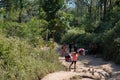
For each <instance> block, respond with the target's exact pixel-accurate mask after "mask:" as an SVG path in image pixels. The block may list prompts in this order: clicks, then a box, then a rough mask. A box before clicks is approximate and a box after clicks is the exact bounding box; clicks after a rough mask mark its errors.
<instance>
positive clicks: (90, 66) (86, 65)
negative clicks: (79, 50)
mask: <svg viewBox="0 0 120 80" xmlns="http://www.w3.org/2000/svg"><path fill="white" fill-rule="evenodd" d="M59 61H60V62H61V63H62V64H63V65H65V66H66V69H67V68H68V66H69V64H70V62H65V60H64V57H59ZM42 80H120V66H119V65H115V64H114V63H112V62H106V61H103V60H102V59H101V58H95V57H93V56H91V55H85V56H80V57H79V59H78V62H77V70H76V72H74V71H73V70H72V71H59V72H55V73H50V74H48V75H47V76H45V77H44V78H43V79H42Z"/></svg>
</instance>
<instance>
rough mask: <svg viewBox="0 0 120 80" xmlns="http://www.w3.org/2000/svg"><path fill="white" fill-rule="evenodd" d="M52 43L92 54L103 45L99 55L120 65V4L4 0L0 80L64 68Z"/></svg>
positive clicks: (0, 1) (23, 79) (114, 0)
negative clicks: (75, 45)
mask: <svg viewBox="0 0 120 80" xmlns="http://www.w3.org/2000/svg"><path fill="white" fill-rule="evenodd" d="M54 41H55V42H57V43H60V44H63V43H69V42H71V41H74V42H76V43H78V46H79V47H84V48H86V49H88V50H90V47H89V46H90V44H91V43H96V44H99V50H98V51H97V53H98V54H101V55H102V57H103V58H104V59H105V60H113V61H115V62H116V63H118V64H120V1H119V0H0V64H1V65H0V73H1V74H0V79H1V80H13V79H14V80H30V79H31V80H33V79H39V78H41V77H43V76H44V75H45V74H47V73H50V72H54V71H56V70H60V69H62V66H61V65H60V64H59V62H58V59H57V58H58V55H57V54H56V53H55V52H54V50H52V49H53V47H54V45H53V42H54ZM44 46H47V47H50V51H49V50H47V51H42V50H41V48H43V47H44ZM51 56H52V57H51Z"/></svg>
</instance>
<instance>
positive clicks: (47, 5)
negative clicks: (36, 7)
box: [42, 0, 64, 21]
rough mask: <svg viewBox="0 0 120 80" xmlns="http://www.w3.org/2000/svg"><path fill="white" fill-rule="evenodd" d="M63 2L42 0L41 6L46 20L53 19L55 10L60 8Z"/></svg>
mask: <svg viewBox="0 0 120 80" xmlns="http://www.w3.org/2000/svg"><path fill="white" fill-rule="evenodd" d="M63 4H64V0H50V1H48V0H44V3H43V5H42V8H43V10H44V11H45V12H46V15H47V19H46V20H48V21H50V20H51V19H55V15H56V13H57V11H59V9H61V8H62V6H63Z"/></svg>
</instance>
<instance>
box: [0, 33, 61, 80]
mask: <svg viewBox="0 0 120 80" xmlns="http://www.w3.org/2000/svg"><path fill="white" fill-rule="evenodd" d="M61 68H62V66H61V64H60V63H59V62H58V55H57V54H56V53H55V52H54V51H53V50H51V52H50V51H49V50H47V51H42V50H40V48H39V47H37V46H36V48H34V47H32V46H31V45H29V44H28V41H26V40H24V39H20V38H17V37H14V38H12V37H9V38H6V37H4V36H3V35H0V73H1V74H0V79H1V80H36V79H38V78H39V79H40V78H42V77H43V76H44V75H46V74H47V73H50V72H54V71H57V70H60V69H61Z"/></svg>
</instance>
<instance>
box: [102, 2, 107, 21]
mask: <svg viewBox="0 0 120 80" xmlns="http://www.w3.org/2000/svg"><path fill="white" fill-rule="evenodd" d="M106 4H107V0H104V12H103V20H104V21H105V20H106Z"/></svg>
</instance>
